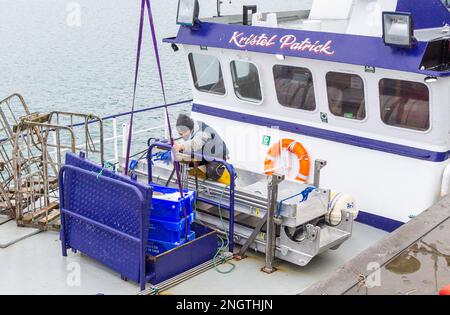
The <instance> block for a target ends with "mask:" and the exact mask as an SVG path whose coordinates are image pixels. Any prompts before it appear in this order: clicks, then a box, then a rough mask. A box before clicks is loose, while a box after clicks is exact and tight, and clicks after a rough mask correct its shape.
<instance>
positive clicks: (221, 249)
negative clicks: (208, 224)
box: [213, 186, 236, 274]
mask: <svg viewBox="0 0 450 315" xmlns="http://www.w3.org/2000/svg"><path fill="white" fill-rule="evenodd" d="M227 187H228V186H225V187H224V189H223V190H222V193H221V195H220V200H219V207H218V208H219V216H220V222H221V223H222V228H223V231H224V232H225V235H226V242H225V240H224V239H223V238H222V237H220V236H219V239H220V241H221V242H222V244H221V246H220V247H219V249H218V250H217V253H216V254H215V255H214V258H213V263H214V269H215V270H216V271H217V272H218V273H221V274H228V273H231V272H232V271H233V270H234V269H236V265H235V264H233V263H232V262H229V261H226V259H225V256H224V255H223V254H224V253H225V252H226V249H227V248H228V246H229V244H230V236H229V234H228V232H227V229H226V227H225V222H224V221H223V217H222V209H221V207H220V205H221V202H222V199H223V195H224V194H225V190H226V189H227ZM218 258H219V261H220V264H228V265H230V269H228V270H225V271H223V270H220V269H219V265H220V264H218Z"/></svg>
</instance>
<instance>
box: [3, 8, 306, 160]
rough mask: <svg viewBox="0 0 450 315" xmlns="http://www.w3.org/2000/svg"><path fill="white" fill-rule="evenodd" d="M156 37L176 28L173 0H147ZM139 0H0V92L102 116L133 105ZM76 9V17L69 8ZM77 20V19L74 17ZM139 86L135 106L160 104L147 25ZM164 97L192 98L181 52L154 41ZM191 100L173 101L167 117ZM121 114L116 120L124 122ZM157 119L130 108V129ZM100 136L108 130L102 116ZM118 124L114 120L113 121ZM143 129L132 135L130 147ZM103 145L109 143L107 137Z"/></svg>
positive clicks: (208, 11) (38, 107)
mask: <svg viewBox="0 0 450 315" xmlns="http://www.w3.org/2000/svg"><path fill="white" fill-rule="evenodd" d="M223 2H224V4H223V7H222V12H223V13H224V14H227V13H235V14H237V13H240V12H241V11H242V5H243V4H256V5H258V7H259V10H261V11H269V10H278V11H280V10H287V9H292V8H299V9H300V8H303V7H304V6H305V3H309V2H310V0H307V1H301V0H298V1H295V0H277V1H272V0H255V1H242V0H240V1H238V0H232V1H231V3H230V1H229V0H224V1H223ZM151 3H152V7H153V10H154V15H155V23H156V30H157V33H158V37H159V39H160V41H161V39H162V38H164V37H171V36H175V35H176V33H177V29H178V27H177V25H176V23H175V20H176V10H177V4H178V0H153V1H151ZM139 7H140V0H72V1H69V0H0V99H3V98H4V97H6V96H7V95H9V94H12V93H13V92H18V93H20V94H22V95H23V96H24V97H25V99H26V100H27V103H28V105H29V107H30V108H31V110H32V111H40V112H46V111H51V110H65V111H76V112H88V113H95V114H97V115H100V116H105V115H111V114H115V113H120V112H124V111H128V110H130V108H131V99H132V92H133V90H132V88H133V81H134V66H135V58H136V43H137V31H138V19H139V11H140V10H139ZM200 7H201V16H213V15H215V14H216V0H200ZM78 8H79V9H80V10H79V13H80V15H79V19H75V20H74V19H73V15H72V14H73V13H74V12H75V11H76V10H77V9H78ZM74 21H75V22H74ZM147 23H148V21H147V20H146V28H145V30H144V32H145V35H144V43H143V53H142V62H141V71H140V76H139V85H138V92H137V103H136V107H137V109H139V108H143V107H148V106H152V105H157V104H162V97H161V91H160V85H159V81H158V80H159V78H158V75H157V69H156V64H155V58H154V54H153V48H152V46H151V37H150V32H149V27H148V25H147ZM160 51H161V61H162V65H163V72H164V77H165V81H166V89H167V95H168V101H169V102H174V101H178V100H184V99H190V98H191V92H190V88H189V84H188V82H189V77H188V75H189V74H188V71H187V69H188V68H187V66H186V61H185V56H184V55H183V53H182V52H181V51H179V52H178V53H174V52H173V51H172V49H171V48H170V46H169V45H167V44H162V43H161V44H160ZM182 110H184V111H188V110H189V107H188V106H184V107H178V108H176V109H175V108H174V109H171V115H172V117H175V116H176V115H177V114H178V112H179V111H182ZM124 121H125V120H121V121H120V123H121V122H124ZM162 122H163V117H162V111H156V112H152V113H146V114H142V115H138V116H136V125H135V129H136V130H139V129H143V128H150V127H152V126H157V125H160V124H161V123H162ZM105 124H106V126H105V127H106V136H111V134H112V131H111V127H110V125H109V124H110V122H106V123H105ZM119 126H120V124H119ZM149 135H150V133H149V134H140V135H139V136H137V137H136V139H135V148H133V151H134V152H136V151H137V150H138V149H139V148H142V147H144V146H145V145H144V143H145V139H146V138H148V136H149ZM107 145H109V144H107Z"/></svg>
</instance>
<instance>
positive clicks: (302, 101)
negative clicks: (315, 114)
mask: <svg viewBox="0 0 450 315" xmlns="http://www.w3.org/2000/svg"><path fill="white" fill-rule="evenodd" d="M273 75H274V78H275V89H276V90H277V97H278V102H279V103H280V104H281V105H283V106H286V107H291V108H297V109H303V110H315V109H316V100H315V96H314V84H313V78H312V74H311V71H309V70H308V69H305V68H299V67H290V66H281V65H277V66H274V67H273Z"/></svg>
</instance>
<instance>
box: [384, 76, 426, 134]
mask: <svg viewBox="0 0 450 315" xmlns="http://www.w3.org/2000/svg"><path fill="white" fill-rule="evenodd" d="M429 99H430V96H429V91H428V88H427V86H426V85H425V84H423V83H418V82H410V81H400V80H392V79H383V80H381V81H380V102H381V119H382V120H383V121H384V123H386V124H388V125H391V126H396V127H402V128H409V129H416V130H427V129H429V128H430V105H429Z"/></svg>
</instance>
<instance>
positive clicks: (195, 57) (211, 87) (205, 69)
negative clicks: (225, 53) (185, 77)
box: [189, 54, 225, 95]
mask: <svg viewBox="0 0 450 315" xmlns="http://www.w3.org/2000/svg"><path fill="white" fill-rule="evenodd" d="M189 63H190V65H191V71H192V77H193V79H194V85H195V87H196V89H197V90H199V91H202V92H208V93H213V94H219V95H225V84H224V81H223V75H222V68H221V66H220V62H219V59H217V58H216V57H214V56H210V55H204V54H189Z"/></svg>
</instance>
